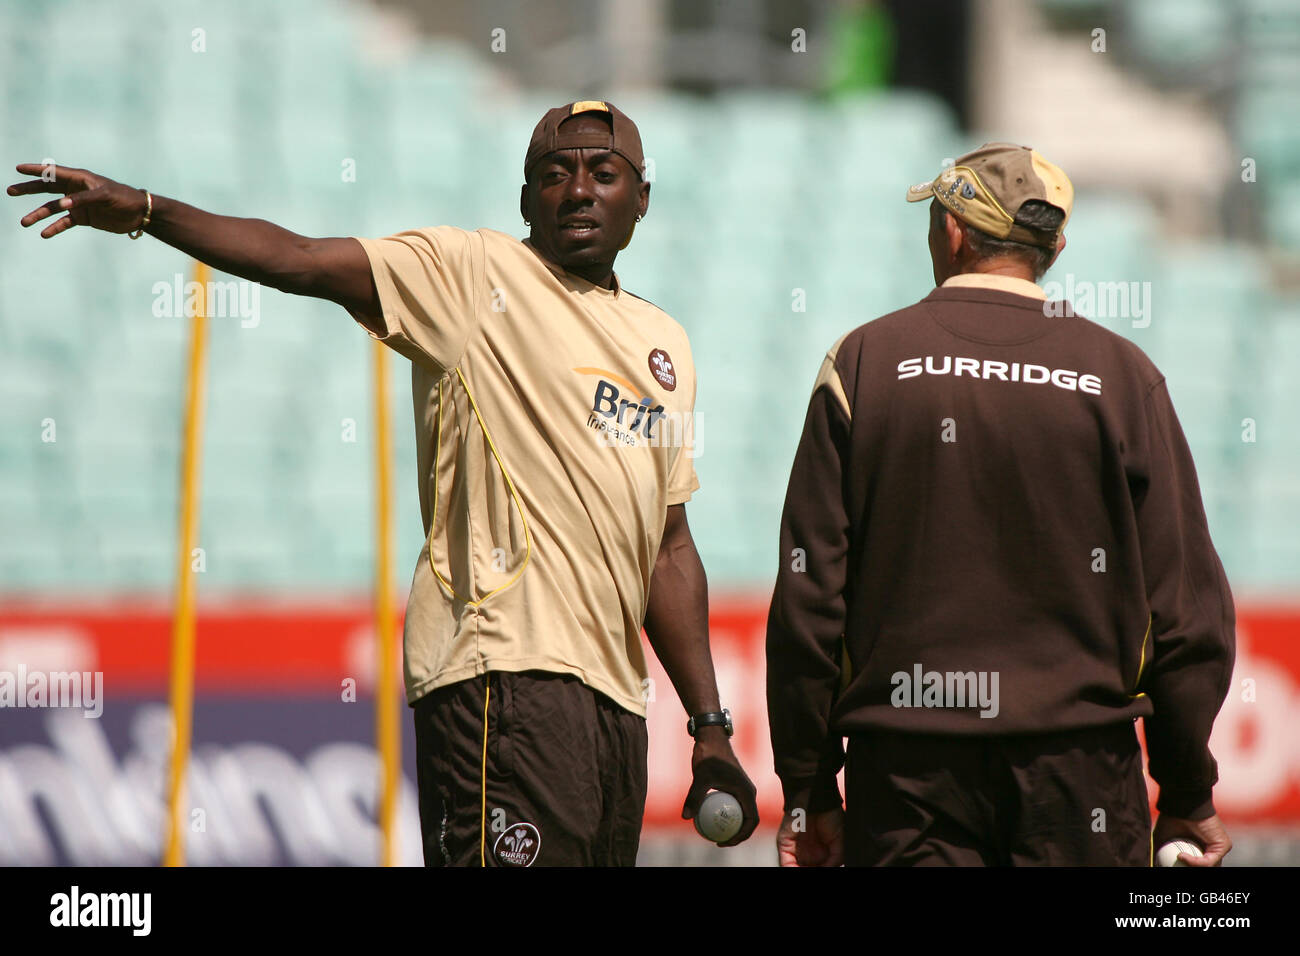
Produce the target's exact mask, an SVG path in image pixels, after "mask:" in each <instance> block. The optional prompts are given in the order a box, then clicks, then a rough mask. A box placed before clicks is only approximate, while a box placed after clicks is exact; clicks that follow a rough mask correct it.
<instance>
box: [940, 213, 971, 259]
mask: <svg viewBox="0 0 1300 956" xmlns="http://www.w3.org/2000/svg"><path fill="white" fill-rule="evenodd" d="M943 231H944V238H945V239H946V240H947V245H948V260H949V261H950V262H957V261H959V260H960V258H961V247H962V244H963V243H965V242H966V224H965V223H964V222H962V221H961V220H960V219H958V218H957V217H956V216H954V215H953V214H952V213H950V212H948V211H947V210H946V209H945V210H944V213H943Z"/></svg>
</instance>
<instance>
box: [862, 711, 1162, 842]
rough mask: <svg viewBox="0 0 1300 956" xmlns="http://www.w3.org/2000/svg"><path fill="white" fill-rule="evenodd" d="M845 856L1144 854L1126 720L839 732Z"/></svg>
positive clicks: (1138, 774)
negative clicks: (955, 731) (1007, 731)
mask: <svg viewBox="0 0 1300 956" xmlns="http://www.w3.org/2000/svg"><path fill="white" fill-rule="evenodd" d="M844 775H845V800H846V806H845V817H846V818H845V862H846V864H847V865H849V866H1150V865H1151V862H1152V861H1151V814H1150V805H1149V803H1148V800H1147V791H1146V784H1145V782H1144V778H1143V775H1142V754H1141V750H1140V749H1139V746H1138V741H1137V733H1136V729H1135V727H1134V725H1133V723H1132V722H1130V721H1125V722H1123V723H1121V724H1111V725H1108V726H1105V727H1096V728H1089V729H1086V730H1075V731H1068V732H1061V733H1047V734H1025V735H1009V736H997V737H955V736H935V735H929V734H906V733H892V732H890V733H885V732H873V733H868V734H861V735H855V736H851V737H849V742H848V748H847V754H846V763H845V769H844Z"/></svg>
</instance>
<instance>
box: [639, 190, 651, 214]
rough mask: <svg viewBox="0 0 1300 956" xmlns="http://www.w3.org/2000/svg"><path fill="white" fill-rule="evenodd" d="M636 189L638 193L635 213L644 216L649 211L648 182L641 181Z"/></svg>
mask: <svg viewBox="0 0 1300 956" xmlns="http://www.w3.org/2000/svg"><path fill="white" fill-rule="evenodd" d="M637 191H638V193H639V195H638V197H637V204H636V214H637V215H638V216H644V215H645V214H646V213H647V212H649V211H650V184H649V183H642V184H641V185H640V187H639V188H638V190H637Z"/></svg>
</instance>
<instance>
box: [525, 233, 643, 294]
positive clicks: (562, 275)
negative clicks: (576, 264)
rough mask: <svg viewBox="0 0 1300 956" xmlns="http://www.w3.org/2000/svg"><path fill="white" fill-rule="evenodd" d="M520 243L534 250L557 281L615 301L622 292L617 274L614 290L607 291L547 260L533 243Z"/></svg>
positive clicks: (615, 274)
mask: <svg viewBox="0 0 1300 956" xmlns="http://www.w3.org/2000/svg"><path fill="white" fill-rule="evenodd" d="M520 241H521V242H522V243H523V244H524V245H525V246H527V247H528V248H529V249H530V250H532V253H533V255H535V256H537V258H538V260H540V261H541V263H542V265H544V266H546V268H547V269H549V270H550V272H551V274H552V275H554V276H555V277H556V278H557V279H561V280H563V281H565V282H569V283H572V284H573V285H575V286H577V287H578V289H579V290H581V291H584V292H585V291H592V292H598V293H600V294H601V295H608V296H612V297H613V298H615V299H617V298H618V294H619V292H621V291H622V288H623V287H622V286H621V285H620V284H619V281H618V273H617V272H615V273H613V274H612V277H611V278H612V281H613V285H614V287H613V288H612V289H606V288H605V287H604V286H599V285H596V283H594V282H591V281H589V280H587V279H584V278H583V277H582V276H579V275H574V274H573V273H572V272H568V271H566V270H565V269H563V268H561V267H560V266H558V265H556V264H555V263H554V262H552V261H551V260H550V259H547V258H546V256H544V255H542V253H541V251H540V250H539V249H538V248H537V247H536V246H534V245H533V244H532V243H531V242H529V241H528V240H527V239H521V240H520Z"/></svg>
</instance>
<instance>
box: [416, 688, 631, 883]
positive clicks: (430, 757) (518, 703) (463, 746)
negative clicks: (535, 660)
mask: <svg viewBox="0 0 1300 956" xmlns="http://www.w3.org/2000/svg"><path fill="white" fill-rule="evenodd" d="M485 720H486V723H485ZM647 742H648V741H647V734H646V722H645V718H643V717H640V716H638V715H637V714H633V713H632V712H630V711H627V710H624V709H623V708H622V707H620V706H619V705H617V704H615V703H614V702H613V701H612V700H610V699H609V698H608V697H606V696H605V695H603V694H601V693H598V692H597V691H594V690H592V689H591V688H590V687H588V686H586V685H585V684H583V683H582V682H581V681H580V680H578V679H577V678H575V677H570V676H567V675H561V674H550V673H543V672H541V671H525V672H522V673H517V674H516V673H510V672H505V671H491V672H489V673H488V674H486V675H484V676H482V677H475V678H471V679H469V680H464V681H460V682H458V683H455V684H449V685H447V686H446V687H440V688H438V689H437V690H434V691H430V692H429V693H428V694H426V695H425V696H424V697H421V698H420V699H419V700H418V701H416V702H415V752H416V763H417V782H418V787H419V795H420V831H421V833H422V835H423V837H424V862H425V864H426V865H427V866H480V865H483V866H634V865H635V863H636V853H637V847H638V845H639V844H640V840H641V819H642V817H643V815H644V813H645V799H646V779H647V771H646V748H647Z"/></svg>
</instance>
